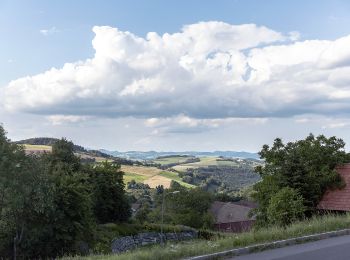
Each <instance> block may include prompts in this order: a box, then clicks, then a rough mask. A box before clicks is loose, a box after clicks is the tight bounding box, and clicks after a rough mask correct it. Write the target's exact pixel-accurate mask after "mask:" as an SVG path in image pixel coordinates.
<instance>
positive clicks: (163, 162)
mask: <svg viewBox="0 0 350 260" xmlns="http://www.w3.org/2000/svg"><path fill="white" fill-rule="evenodd" d="M191 158H194V157H193V156H184V157H182V156H169V157H164V158H158V159H155V160H153V162H154V163H158V164H160V165H166V164H171V163H184V162H186V160H188V159H191Z"/></svg>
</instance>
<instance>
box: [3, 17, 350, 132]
mask: <svg viewBox="0 0 350 260" xmlns="http://www.w3.org/2000/svg"><path fill="white" fill-rule="evenodd" d="M93 31H94V33H95V37H94V39H93V41H92V45H93V48H94V49H95V55H94V57H92V58H89V59H86V60H84V61H78V62H75V63H66V64H64V66H63V67H62V68H60V69H56V68H52V69H51V70H48V71H46V72H43V73H41V74H38V75H34V76H28V77H23V78H19V79H16V80H13V81H11V82H10V83H9V84H8V85H7V87H6V88H5V99H4V105H5V108H6V109H7V110H9V111H11V110H12V111H24V112H30V113H37V114H48V115H56V114H60V115H69V116H72V115H74V116H105V117H125V116H133V117H143V118H165V120H167V119H166V118H176V117H177V116H179V115H180V118H182V119H181V120H184V121H183V122H182V124H183V125H187V127H188V128H191V127H192V124H195V125H196V127H197V128H198V125H206V126H208V125H209V126H210V124H212V125H215V122H214V123H213V122H212V121H210V120H220V119H225V118H244V117H246V118H247V117H251V118H257V117H260V118H265V117H266V118H267V117H287V116H295V115H303V114H306V113H308V114H321V115H322V114H334V113H336V114H343V113H348V111H349V109H350V102H349V101H350V73H349V72H350V49H349V47H348V46H350V36H346V37H343V38H340V39H337V40H334V41H325V40H307V41H298V39H299V34H298V33H297V32H291V33H289V34H287V35H283V34H282V33H279V32H276V31H273V30H271V29H269V28H266V27H263V26H256V25H254V24H244V25H231V24H227V23H223V22H200V23H196V24H191V25H187V26H185V27H183V28H182V30H181V31H180V32H177V33H173V34H168V33H165V34H163V35H159V34H157V33H155V32H150V33H148V34H147V36H146V37H145V38H142V37H139V36H137V35H135V34H133V33H131V32H127V31H121V30H118V29H117V28H112V27H108V26H95V27H94V28H93ZM200 120H209V121H200Z"/></svg>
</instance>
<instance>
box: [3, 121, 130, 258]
mask: <svg viewBox="0 0 350 260" xmlns="http://www.w3.org/2000/svg"><path fill="white" fill-rule="evenodd" d="M130 215H131V211H130V205H129V201H128V199H127V196H126V194H125V190H124V183H123V173H122V172H121V170H120V166H119V165H115V164H110V163H107V162H105V163H102V164H82V163H81V161H80V159H79V158H78V157H76V156H75V155H74V145H73V143H72V142H69V141H67V140H65V139H61V140H58V141H57V142H55V143H54V144H53V145H52V152H51V153H46V154H44V155H41V156H33V155H31V156H30V155H26V154H25V151H24V149H23V147H22V146H20V145H18V144H15V143H11V142H10V140H9V139H7V137H6V133H5V131H4V129H3V127H1V126H0V255H1V256H2V257H5V258H14V259H15V258H16V257H26V258H36V259H38V258H49V257H57V256H61V255H63V254H77V253H80V250H81V247H82V246H83V245H84V244H86V243H93V240H94V231H95V229H96V226H97V225H98V224H100V223H108V222H125V221H127V220H128V218H129V217H130Z"/></svg>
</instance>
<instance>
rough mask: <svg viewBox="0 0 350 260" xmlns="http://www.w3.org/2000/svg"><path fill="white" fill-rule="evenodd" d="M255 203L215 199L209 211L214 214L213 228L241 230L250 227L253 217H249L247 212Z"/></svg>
mask: <svg viewBox="0 0 350 260" xmlns="http://www.w3.org/2000/svg"><path fill="white" fill-rule="evenodd" d="M255 207H256V205H252V204H251V203H248V202H247V203H243V202H240V203H233V202H221V201H215V202H214V203H213V204H212V205H211V207H210V212H211V213H212V215H213V216H214V219H215V223H214V228H215V229H216V230H218V231H221V232H234V233H238V232H243V231H248V230H250V229H251V227H252V225H253V224H254V222H255V217H249V216H248V215H249V212H250V211H251V210H252V209H253V208H255Z"/></svg>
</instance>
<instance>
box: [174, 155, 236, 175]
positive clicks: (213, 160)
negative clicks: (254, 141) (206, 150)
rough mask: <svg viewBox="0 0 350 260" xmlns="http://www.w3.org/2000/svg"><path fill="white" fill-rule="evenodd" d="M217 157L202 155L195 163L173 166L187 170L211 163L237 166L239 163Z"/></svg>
mask: <svg viewBox="0 0 350 260" xmlns="http://www.w3.org/2000/svg"><path fill="white" fill-rule="evenodd" d="M218 159H219V158H217V157H201V158H200V162H194V163H185V164H180V165H176V166H174V167H172V168H173V169H174V170H176V171H180V172H181V171H186V169H190V168H199V167H208V166H211V165H216V166H237V165H238V164H237V163H236V162H233V161H228V160H221V159H219V160H218Z"/></svg>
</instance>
